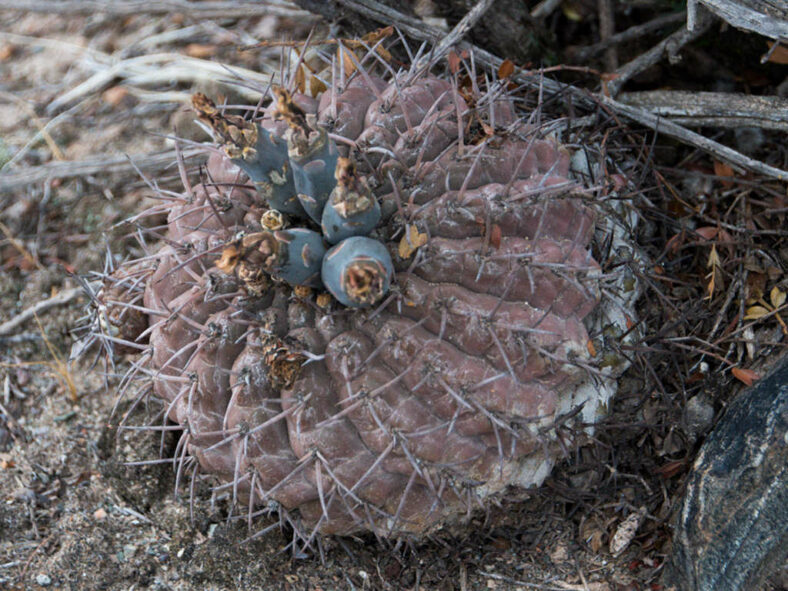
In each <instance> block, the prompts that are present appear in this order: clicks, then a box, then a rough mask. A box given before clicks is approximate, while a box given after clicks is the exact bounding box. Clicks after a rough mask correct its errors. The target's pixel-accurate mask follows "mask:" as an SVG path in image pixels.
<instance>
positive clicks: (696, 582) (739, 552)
mask: <svg viewBox="0 0 788 591" xmlns="http://www.w3.org/2000/svg"><path fill="white" fill-rule="evenodd" d="M787 430H788V357H786V358H783V359H782V360H781V362H780V363H778V365H777V369H776V370H775V371H773V372H772V373H771V374H770V375H769V376H768V377H765V378H763V379H761V380H760V381H759V382H758V383H757V384H756V385H755V386H754V387H753V388H751V389H749V390H747V391H745V392H743V393H742V394H740V395H739V396H738V397H737V398H736V399H735V400H734V401H733V402H732V403H731V405H730V406H729V407H728V410H727V412H726V413H725V415H724V416H723V418H722V419H721V420H720V422H719V423H718V424H717V426H716V427H715V428H714V430H713V431H712V432H711V434H710V435H709V437H708V439H707V440H706V442H705V443H704V444H703V447H702V448H701V451H700V453H699V454H698V458H697V460H696V462H695V466H694V467H693V472H692V474H691V475H690V476H689V480H688V484H687V492H686V495H685V498H684V501H683V503H682V506H681V508H680V512H679V514H678V516H677V523H676V531H675V535H674V540H673V550H672V555H671V557H670V559H669V561H668V564H667V565H666V569H665V583H666V584H667V585H668V588H670V586H673V587H672V588H673V589H679V590H681V591H712V590H713V591H745V590H747V591H749V590H753V589H757V588H758V584H759V583H760V582H761V581H762V580H763V578H764V577H766V576H768V575H769V574H771V572H770V571H772V570H774V569H776V568H777V567H778V566H779V565H780V564H782V562H783V561H784V560H785V559H786V557H788V441H786V431H787Z"/></svg>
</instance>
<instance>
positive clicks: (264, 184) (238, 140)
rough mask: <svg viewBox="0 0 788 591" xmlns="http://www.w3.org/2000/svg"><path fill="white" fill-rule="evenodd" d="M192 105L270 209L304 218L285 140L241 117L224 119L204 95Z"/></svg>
mask: <svg viewBox="0 0 788 591" xmlns="http://www.w3.org/2000/svg"><path fill="white" fill-rule="evenodd" d="M192 105H193V106H194V109H195V110H196V111H197V114H198V117H199V118H200V120H201V121H204V122H205V123H207V124H208V125H209V126H210V127H211V129H212V130H213V131H214V133H216V135H217V136H218V137H219V139H220V140H221V141H222V142H223V147H224V151H225V153H226V154H227V156H228V157H229V158H230V160H232V162H233V163H234V164H236V165H237V166H238V167H239V168H241V170H243V171H244V172H245V173H246V174H247V175H248V176H249V178H250V179H251V181H252V182H253V183H254V186H255V187H256V188H257V190H258V191H259V192H260V195H262V197H263V198H264V199H265V200H266V202H267V203H268V204H269V206H270V207H271V208H273V209H277V210H279V211H281V212H283V213H289V214H293V215H303V213H304V209H303V207H301V203H300V202H299V201H298V198H297V196H296V188H295V183H294V181H293V171H292V168H291V165H290V160H289V157H288V154H287V143H286V142H285V141H284V140H282V139H280V138H278V137H276V136H275V135H273V134H271V133H270V132H269V131H268V130H266V129H264V128H262V127H261V126H260V125H258V124H256V123H252V122H250V121H246V120H245V119H243V118H242V117H238V116H236V115H224V114H223V113H221V112H220V111H219V109H217V108H216V105H215V104H214V102H213V101H212V100H211V99H209V98H208V97H207V96H205V95H204V94H201V93H197V94H195V95H194V96H193V97H192Z"/></svg>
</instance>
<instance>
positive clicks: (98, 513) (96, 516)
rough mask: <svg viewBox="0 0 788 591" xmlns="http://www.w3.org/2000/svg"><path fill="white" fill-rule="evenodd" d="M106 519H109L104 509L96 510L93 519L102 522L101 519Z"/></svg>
mask: <svg viewBox="0 0 788 591" xmlns="http://www.w3.org/2000/svg"><path fill="white" fill-rule="evenodd" d="M106 517H107V512H106V511H105V510H104V509H101V508H99V509H96V510H95V511H94V512H93V519H99V520H101V519H104V518H106Z"/></svg>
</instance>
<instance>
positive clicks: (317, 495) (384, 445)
mask: <svg viewBox="0 0 788 591" xmlns="http://www.w3.org/2000/svg"><path fill="white" fill-rule="evenodd" d="M389 70H390V68H389ZM505 88H506V85H505V83H504V82H490V83H489V84H488V85H487V87H485V88H484V89H479V88H477V87H476V85H472V88H471V89H470V90H468V91H467V92H464V93H463V94H461V93H460V92H459V91H458V84H457V76H456V75H450V74H443V75H441V76H439V75H433V74H431V73H428V72H426V71H424V68H420V69H419V70H418V72H416V71H409V70H404V71H401V72H399V73H397V74H393V73H390V74H389V75H388V76H387V77H386V78H380V77H377V76H376V75H375V73H374V72H372V71H369V72H364V73H359V72H358V71H355V72H354V73H353V74H352V75H350V76H346V77H345V79H340V77H339V76H338V75H335V80H334V82H333V85H332V87H330V88H329V89H328V90H326V91H325V92H323V93H322V95H321V96H319V97H316V98H311V97H306V96H302V95H299V94H297V93H296V94H293V95H292V96H293V100H294V102H295V104H297V105H298V106H299V107H300V108H301V109H302V110H303V111H304V113H305V114H306V116H307V117H308V118H309V119H310V120H311V121H313V122H316V125H318V126H320V127H321V128H323V129H325V131H326V132H327V133H328V134H329V137H330V138H331V139H332V140H333V141H335V142H336V145H337V146H338V147H339V151H340V153H341V155H342V156H343V157H350V158H352V159H353V160H354V161H355V163H356V165H357V169H358V174H359V175H361V176H363V177H364V182H365V183H367V185H368V186H369V187H370V188H371V189H372V191H373V193H374V195H375V197H376V199H377V200H378V202H379V203H380V206H381V210H382V218H381V221H380V222H379V223H378V225H377V227H376V228H374V229H373V230H372V232H371V233H370V236H371V237H373V238H375V239H376V240H379V241H380V242H382V243H383V244H385V245H386V246H387V248H388V250H389V252H390V254H391V257H392V259H393V262H394V268H395V274H394V276H393V278H392V281H391V287H390V290H389V292H388V293H387V294H386V295H385V296H383V297H382V299H380V301H378V302H377V303H375V305H373V306H371V307H367V308H349V307H345V306H343V305H342V304H340V303H339V302H337V301H336V300H334V299H333V298H331V297H330V296H329V295H328V294H326V293H325V292H322V291H321V290H320V289H317V290H311V291H310V290H307V289H301V288H293V287H291V286H290V285H288V284H287V283H284V282H282V281H281V280H277V279H276V278H275V277H271V276H269V275H268V274H267V273H265V272H263V271H261V270H260V265H259V264H258V262H259V261H257V259H255V257H260V256H263V255H261V254H259V253H260V252H261V251H260V249H259V244H260V239H259V238H255V236H260V234H259V233H261V232H264V231H265V230H266V228H264V227H263V226H261V222H260V219H261V216H262V214H263V213H265V212H266V210H267V209H268V208H269V204H268V203H267V202H266V201H265V199H264V197H263V196H262V194H261V193H260V192H258V191H257V190H255V187H254V186H253V185H252V183H251V182H250V181H249V180H248V179H247V177H246V176H245V175H244V174H243V173H242V172H241V171H240V170H239V169H238V168H237V167H236V166H234V165H233V164H232V163H231V162H230V161H229V160H228V158H227V157H226V156H225V155H224V154H223V153H222V152H221V151H217V150H216V149H215V148H214V149H213V152H212V154H211V156H210V159H209V161H208V164H207V167H206V169H205V171H204V174H203V176H202V179H203V180H202V182H201V183H200V184H198V185H196V186H194V187H193V188H192V190H191V191H190V192H186V193H184V194H183V195H182V196H181V197H180V198H177V199H176V200H175V202H174V203H173V202H170V204H169V215H168V220H167V228H166V232H162V231H161V230H160V229H159V230H157V234H156V235H157V236H159V237H161V238H162V239H161V241H160V242H159V243H158V244H156V243H155V242H149V243H148V246H149V248H150V254H149V256H147V257H145V258H144V259H141V260H138V261H130V262H128V263H126V264H124V265H123V266H121V267H120V268H119V269H118V270H116V271H115V272H114V273H113V274H112V275H111V276H110V277H109V279H108V280H107V282H106V284H105V288H104V290H103V292H102V294H101V296H100V297H101V299H102V301H103V307H102V309H103V312H102V313H103V315H104V318H105V320H104V321H103V322H102V324H101V325H102V327H104V329H105V333H106V334H108V335H109V340H110V342H112V343H114V344H115V345H116V346H125V347H127V348H128V349H129V350H135V351H138V352H139V354H140V358H139V360H138V361H137V363H136V364H135V365H134V370H133V372H132V373H133V374H134V376H135V379H136V380H138V381H141V382H144V384H142V388H141V390H140V391H141V392H144V393H147V394H146V395H149V396H152V397H153V398H155V399H158V400H161V401H162V402H163V405H164V413H165V415H166V420H168V421H170V422H171V423H172V424H174V425H180V426H181V427H182V429H183V430H182V434H181V437H180V441H179V443H178V446H177V450H176V456H177V458H178V460H179V461H180V462H181V463H182V467H191V468H192V469H193V470H195V471H196V473H198V474H199V475H201V476H206V477H209V478H213V479H214V482H215V484H216V490H217V491H219V492H223V493H225V494H231V495H232V498H233V500H234V501H235V502H237V503H240V504H244V505H246V506H247V507H248V506H251V509H249V511H250V512H253V511H257V510H259V511H261V512H262V511H268V512H272V513H273V514H275V515H278V516H280V518H282V519H284V520H285V521H287V522H288V523H290V524H291V525H292V526H293V528H294V529H295V531H296V532H297V536H298V537H299V538H300V539H301V541H302V542H303V543H304V544H307V545H308V544H309V543H310V541H311V540H313V539H314V538H315V536H317V535H324V534H337V535H347V534H353V533H356V532H364V531H370V532H373V533H374V534H375V535H377V536H380V537H415V538H418V537H422V536H425V535H428V534H431V533H433V532H435V531H438V530H440V529H441V528H446V527H449V526H454V525H456V524H460V523H462V522H463V520H465V519H466V518H467V517H468V516H469V515H470V513H471V511H473V510H475V509H477V508H484V507H485V505H486V504H488V503H490V502H494V499H495V498H496V496H497V495H499V493H501V492H502V491H504V489H507V487H513V486H516V487H528V486H533V485H535V484H539V483H541V481H542V480H543V479H544V477H545V476H546V475H547V474H548V472H549V470H550V469H551V467H552V465H553V463H554V462H555V460H556V458H558V457H560V455H561V453H562V452H561V450H565V449H566V448H567V446H569V445H571V444H572V443H573V442H574V439H573V433H574V432H575V431H577V430H580V431H582V430H581V429H577V430H576V429H571V428H569V427H571V425H572V421H574V420H576V419H577V417H578V416H579V412H578V411H579V409H580V407H582V406H584V405H585V407H586V409H585V410H587V408H592V407H593V408H596V407H597V406H600V405H603V404H604V403H605V402H606V399H605V396H606V395H603V394H601V393H600V394H598V395H597V394H596V390H595V387H594V380H595V377H594V375H593V374H594V373H595V372H597V371H599V369H598V368H599V361H598V360H597V359H596V358H595V357H594V356H593V347H590V346H589V342H590V341H589V339H590V337H589V331H588V327H587V326H586V323H584V320H587V317H588V315H589V313H591V312H592V310H594V309H595V308H596V307H597V306H598V304H599V301H600V289H599V282H600V269H599V264H598V263H597V262H596V261H595V260H594V258H593V257H592V255H591V243H592V239H593V235H594V229H595V217H596V214H595V207H594V204H593V201H592V199H591V193H590V192H588V191H586V190H585V189H584V188H583V187H582V186H581V185H580V184H579V183H578V182H576V181H575V180H573V178H572V175H571V173H570V153H569V151H568V150H567V149H565V148H564V147H562V146H561V145H559V144H558V143H557V142H556V141H555V140H554V139H552V138H550V137H543V136H542V135H541V134H540V131H539V128H538V127H536V126H534V125H529V124H527V123H526V122H525V120H524V119H523V117H522V115H521V114H519V113H518V112H517V111H516V109H515V108H514V100H513V98H512V97H510V96H508V95H507V92H506V90H505ZM469 95H471V96H472V99H468V97H469ZM463 96H465V98H463ZM253 112H254V109H252V108H250V110H249V112H248V114H247V116H248V115H250V114H252V113H253ZM216 113H218V114H216ZM216 113H214V115H215V117H218V118H219V119H222V120H223V121H224V123H226V124H227V125H230V126H232V125H234V124H235V125H241V126H243V125H248V123H241V121H242V119H241V118H240V117H236V118H235V119H233V118H226V117H225V115H224V114H222V113H221V109H217V110H216ZM242 115H243V113H242ZM254 116H255V117H256V119H255V121H256V122H257V123H258V124H259V125H261V127H262V128H263V129H266V130H268V131H269V132H270V133H272V134H274V135H275V136H276V137H279V138H285V137H286V134H287V127H286V125H285V124H284V123H283V122H282V121H280V120H277V119H276V117H275V112H274V111H273V110H272V109H269V110H267V111H265V112H263V113H259V114H255V115H254ZM234 117H235V116H234ZM246 121H247V122H248V121H251V118H248V119H247V120H246ZM227 137H229V136H227ZM283 144H284V142H283ZM209 149H210V148H209ZM289 223H290V225H291V226H301V227H305V228H312V229H315V228H316V229H318V230H319V226H318V225H316V224H315V223H314V222H312V221H310V219H309V218H307V217H306V216H303V217H301V218H298V216H295V215H294V216H290V218H289ZM589 392H590V394H589ZM596 396H598V397H599V399H596V398H595V397H596ZM584 416H586V417H587V416H588V414H587V413H586V414H584ZM565 427H566V428H565Z"/></svg>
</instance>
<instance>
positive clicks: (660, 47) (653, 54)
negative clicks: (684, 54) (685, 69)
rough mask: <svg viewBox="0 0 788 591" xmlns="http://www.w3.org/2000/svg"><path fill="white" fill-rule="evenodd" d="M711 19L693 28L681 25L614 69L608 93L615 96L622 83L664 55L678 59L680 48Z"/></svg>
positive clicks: (704, 20) (701, 33)
mask: <svg viewBox="0 0 788 591" xmlns="http://www.w3.org/2000/svg"><path fill="white" fill-rule="evenodd" d="M712 21H713V19H711V18H708V16H707V17H706V18H704V19H701V20H700V21H699V22H698V23H697V26H696V27H695V28H694V30H688V29H685V28H683V27H682V28H681V29H679V30H678V31H676V32H674V33H673V34H672V35H669V36H668V37H666V38H665V39H663V40H662V41H660V42H659V43H657V44H656V45H655V46H654V47H652V48H651V49H649V50H648V51H646V52H645V53H642V54H641V55H639V56H638V57H636V58H635V59H633V60H632V61H631V62H629V63H627V64H624V65H623V66H621V67H620V68H619V69H618V70H616V78H615V80H612V81H611V82H609V83H608V92H609V93H610V95H611V96H616V95H617V94H618V93H619V92H620V91H621V88H622V87H623V86H624V84H626V83H627V82H628V81H629V80H630V79H632V78H633V77H635V76H637V75H638V74H640V73H641V72H644V71H645V70H647V69H648V68H650V67H651V66H653V65H654V64H656V63H658V62H659V61H661V60H662V58H663V57H665V56H666V55H667V56H668V59H669V60H670V61H676V60H677V59H679V58H678V52H679V51H680V50H681V48H682V47H684V46H685V45H686V44H687V43H690V42H692V41H694V40H695V39H697V38H698V37H700V36H701V35H703V33H705V32H706V30H707V29H708V28H709V27H710V26H711V23H712Z"/></svg>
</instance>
